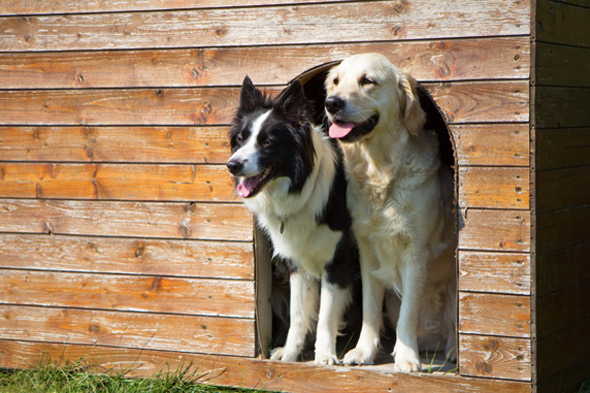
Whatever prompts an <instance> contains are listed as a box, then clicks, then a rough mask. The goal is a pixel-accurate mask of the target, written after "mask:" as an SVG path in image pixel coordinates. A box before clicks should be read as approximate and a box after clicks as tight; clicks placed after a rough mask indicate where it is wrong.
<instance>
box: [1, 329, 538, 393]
mask: <svg viewBox="0 0 590 393" xmlns="http://www.w3.org/2000/svg"><path fill="white" fill-rule="evenodd" d="M0 352H1V353H2V354H3V355H4V356H1V357H0V365H1V366H2V367H5V368H30V367H31V365H37V364H39V363H40V360H41V358H42V356H45V358H44V359H47V358H50V359H52V360H53V361H60V362H64V363H65V362H68V361H69V362H73V361H77V360H79V359H80V358H82V357H83V358H84V359H86V361H87V364H88V365H89V366H91V367H92V368H91V369H92V370H96V371H98V372H103V373H104V372H110V373H120V372H125V373H126V375H128V376H140V377H147V376H153V375H154V374H156V373H158V372H165V371H172V372H174V371H175V370H177V369H183V368H187V367H188V371H189V375H190V372H192V371H194V372H195V375H196V376H198V377H199V378H198V380H197V381H196V382H199V383H209V384H214V385H222V386H236V385H237V384H239V385H240V386H241V387H243V388H253V389H265V390H277V391H278V390H281V391H288V392H293V393H308V392H310V391H311V390H317V391H322V392H326V393H342V392H358V389H359V386H362V387H363V392H366V393H376V392H384V391H389V390H391V391H394V390H399V391H408V392H413V393H432V392H434V391H435V392H440V393H481V392H503V393H525V392H526V393H530V392H531V384H530V383H524V382H519V381H501V380H492V379H486V378H470V377H459V376H456V375H436V374H422V373H412V374H404V373H381V372H373V371H371V370H370V366H366V367H337V366H333V367H326V366H317V365H313V364H310V363H282V362H270V361H267V360H258V359H247V358H238V357H233V356H215V355H192V354H182V353H176V352H163V351H151V350H132V349H127V350H114V349H112V348H102V347H98V346H92V347H86V346H74V345H70V346H64V345H59V344H51V343H35V342H23V341H18V342H14V341H8V340H1V341H0Z"/></svg>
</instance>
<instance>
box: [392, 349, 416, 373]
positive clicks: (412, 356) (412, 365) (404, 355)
mask: <svg viewBox="0 0 590 393" xmlns="http://www.w3.org/2000/svg"><path fill="white" fill-rule="evenodd" d="M393 358H394V365H393V369H394V370H395V371H397V372H401V373H415V372H418V371H422V363H421V362H420V358H419V357H418V354H417V353H416V351H414V350H412V349H411V348H409V347H407V346H405V345H399V346H398V345H396V346H395V349H394V350H393Z"/></svg>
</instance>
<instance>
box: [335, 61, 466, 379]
mask: <svg viewBox="0 0 590 393" xmlns="http://www.w3.org/2000/svg"><path fill="white" fill-rule="evenodd" d="M325 85H326V91H327V98H326V101H325V106H326V112H327V115H328V118H329V120H330V121H331V122H332V126H331V127H330V136H332V137H335V138H338V139H339V140H340V141H341V142H342V143H341V145H342V148H343V150H344V155H345V168H346V175H347V178H348V182H349V184H348V206H349V210H350V213H351V216H352V219H353V229H354V233H355V235H356V238H357V240H358V245H359V251H360V263H361V275H362V289H363V326H362V331H361V335H360V338H359V341H358V343H357V346H356V348H354V349H353V350H351V351H349V352H348V353H347V354H346V356H345V358H344V363H346V364H371V363H373V361H374V358H375V355H376V354H377V351H378V346H379V332H380V329H381V326H382V320H381V311H382V304H383V297H384V291H385V290H387V289H390V288H392V289H393V290H394V291H395V292H396V293H397V295H398V296H399V297H397V296H394V297H393V300H392V299H391V298H390V300H392V301H389V302H388V304H387V306H388V310H389V314H390V317H391V319H392V320H393V322H394V326H397V327H396V343H395V346H394V350H393V356H394V360H395V369H396V370H397V371H402V372H412V371H419V370H421V362H420V357H419V352H418V350H419V346H420V347H421V348H425V347H429V348H431V349H435V348H436V347H437V345H438V343H439V342H440V343H441V346H440V347H438V350H440V351H442V350H443V347H444V350H445V351H446V355H447V356H448V357H450V358H453V357H454V356H455V345H456V332H455V331H456V322H455V320H456V288H455V287H456V267H455V265H456V262H455V255H454V252H455V248H456V231H455V220H454V213H453V211H454V209H453V197H454V196H453V188H452V187H453V179H452V172H451V171H450V169H449V168H447V167H444V166H443V165H441V162H440V158H439V151H438V142H437V137H436V135H435V134H434V132H432V131H428V130H424V128H423V126H424V123H425V118H426V117H425V113H424V111H423V110H422V108H421V107H420V103H419V99H418V95H417V90H416V82H415V81H414V79H413V78H412V77H410V76H409V75H407V74H405V73H403V72H402V71H400V70H399V69H398V68H396V67H395V66H394V65H393V64H391V62H390V61H389V60H388V59H387V58H386V57H385V56H382V55H379V54H364V55H356V56H352V57H349V58H347V59H345V60H344V61H343V62H342V63H340V64H339V65H337V66H335V67H334V68H333V69H331V71H330V72H329V74H328V76H327V78H326V82H325ZM399 299H401V304H400V302H399ZM395 321H397V324H396V325H395Z"/></svg>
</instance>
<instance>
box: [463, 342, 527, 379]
mask: <svg viewBox="0 0 590 393" xmlns="http://www.w3.org/2000/svg"><path fill="white" fill-rule="evenodd" d="M459 351H460V353H461V357H460V364H459V367H460V369H461V373H462V374H463V375H472V376H477V377H485V378H504V379H516V380H522V381H530V380H531V379H532V367H531V362H532V359H533V357H532V354H531V342H530V340H527V339H518V338H509V337H495V336H472V335H466V334H461V335H459Z"/></svg>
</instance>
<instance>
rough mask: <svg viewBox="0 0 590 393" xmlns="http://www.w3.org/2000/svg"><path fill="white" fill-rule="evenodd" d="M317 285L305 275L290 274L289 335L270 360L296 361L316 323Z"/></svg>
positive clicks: (273, 351)
mask: <svg viewBox="0 0 590 393" xmlns="http://www.w3.org/2000/svg"><path fill="white" fill-rule="evenodd" d="M318 284H319V281H318V280H316V279H314V278H312V277H310V276H309V275H307V274H305V273H301V272H293V273H291V277H290V286H291V305H290V318H291V321H290V323H289V333H288V334H287V341H286V342H285V346H284V347H277V348H275V349H273V350H272V353H271V356H270V358H271V360H282V361H284V362H295V361H297V357H298V356H299V354H300V353H301V351H302V350H303V346H304V345H305V337H306V336H307V333H308V332H310V331H312V330H313V327H314V322H315V321H316V316H317V297H318V291H319V290H318Z"/></svg>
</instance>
